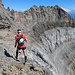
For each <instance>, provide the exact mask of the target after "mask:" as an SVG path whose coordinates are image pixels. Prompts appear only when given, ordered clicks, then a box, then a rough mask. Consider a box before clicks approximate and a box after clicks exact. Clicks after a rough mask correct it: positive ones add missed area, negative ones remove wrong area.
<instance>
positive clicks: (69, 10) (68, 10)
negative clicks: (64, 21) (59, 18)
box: [61, 7, 74, 12]
mask: <svg viewBox="0 0 75 75" xmlns="http://www.w3.org/2000/svg"><path fill="white" fill-rule="evenodd" d="M61 8H62V9H63V10H65V11H66V12H74V10H72V9H67V8H63V7H61Z"/></svg>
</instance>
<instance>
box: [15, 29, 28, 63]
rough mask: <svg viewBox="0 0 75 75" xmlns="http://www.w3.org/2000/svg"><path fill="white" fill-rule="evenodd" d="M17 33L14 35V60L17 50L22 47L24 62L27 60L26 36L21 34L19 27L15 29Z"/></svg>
mask: <svg viewBox="0 0 75 75" xmlns="http://www.w3.org/2000/svg"><path fill="white" fill-rule="evenodd" d="M17 33H18V34H17V35H16V36H15V47H16V46H17V49H16V56H15V58H16V60H18V51H19V50H21V49H22V51H23V54H24V58H25V62H24V64H25V63H26V62H27V54H26V44H25V41H26V42H27V37H26V36H25V35H23V34H22V32H21V30H20V29H18V30H17Z"/></svg>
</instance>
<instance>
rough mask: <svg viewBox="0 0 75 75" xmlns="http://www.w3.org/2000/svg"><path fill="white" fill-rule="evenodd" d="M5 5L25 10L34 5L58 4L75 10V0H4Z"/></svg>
mask: <svg viewBox="0 0 75 75" xmlns="http://www.w3.org/2000/svg"><path fill="white" fill-rule="evenodd" d="M2 2H3V4H4V7H5V8H7V7H10V9H14V10H17V11H24V10H27V9H29V8H30V7H32V6H33V5H36V6H38V7H39V6H40V5H41V6H42V5H43V6H54V5H58V6H60V7H63V8H67V9H74V10H75V0H2Z"/></svg>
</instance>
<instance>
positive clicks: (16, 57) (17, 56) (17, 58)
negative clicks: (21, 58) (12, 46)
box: [16, 48, 18, 59]
mask: <svg viewBox="0 0 75 75" xmlns="http://www.w3.org/2000/svg"><path fill="white" fill-rule="evenodd" d="M16 59H18V48H17V49H16Z"/></svg>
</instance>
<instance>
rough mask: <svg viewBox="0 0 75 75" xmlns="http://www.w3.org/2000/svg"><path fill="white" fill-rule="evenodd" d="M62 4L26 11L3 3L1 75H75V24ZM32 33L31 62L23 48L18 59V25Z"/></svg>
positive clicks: (29, 49)
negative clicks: (16, 38) (60, 5)
mask: <svg viewBox="0 0 75 75" xmlns="http://www.w3.org/2000/svg"><path fill="white" fill-rule="evenodd" d="M74 25H75V24H74V21H73V19H72V18H71V17H70V16H69V15H68V14H67V13H66V12H65V11H64V10H63V9H61V8H60V7H58V6H57V5H56V6H53V7H50V6H48V7H44V6H40V7H37V6H33V7H31V8H30V9H29V10H27V11H24V12H17V11H14V10H12V11H10V8H8V9H5V8H4V7H2V2H1V6H0V75H5V74H6V75H24V74H26V75H30V74H31V75H36V74H37V75H74V74H75V66H74V65H75V61H74V60H75V28H74ZM18 28H20V29H22V31H23V32H24V33H25V34H26V35H27V37H28V43H26V44H27V55H28V65H25V66H24V65H23V64H22V63H23V61H24V60H23V59H24V56H23V54H22V52H21V51H20V52H19V60H20V62H18V61H16V60H15V50H14V49H15V48H14V37H15V35H16V34H15V32H16V29H18Z"/></svg>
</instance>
